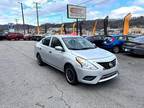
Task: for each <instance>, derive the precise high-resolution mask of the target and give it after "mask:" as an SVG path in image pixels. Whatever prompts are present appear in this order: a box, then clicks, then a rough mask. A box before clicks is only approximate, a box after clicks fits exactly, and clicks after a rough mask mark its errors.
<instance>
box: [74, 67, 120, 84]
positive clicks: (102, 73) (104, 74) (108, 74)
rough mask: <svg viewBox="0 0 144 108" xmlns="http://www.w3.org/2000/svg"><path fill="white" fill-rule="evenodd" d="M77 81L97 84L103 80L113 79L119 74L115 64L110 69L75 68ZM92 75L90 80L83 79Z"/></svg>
mask: <svg viewBox="0 0 144 108" xmlns="http://www.w3.org/2000/svg"><path fill="white" fill-rule="evenodd" d="M76 71H77V77H78V81H79V82H82V83H86V84H97V83H98V82H104V81H107V80H110V79H113V78H115V77H117V76H118V75H119V72H118V68H117V65H116V66H115V67H113V68H111V69H106V70H103V69H102V68H101V69H98V70H85V69H82V68H78V69H76ZM87 76H92V77H93V79H92V80H85V77H87Z"/></svg>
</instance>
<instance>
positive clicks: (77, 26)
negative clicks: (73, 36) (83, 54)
mask: <svg viewBox="0 0 144 108" xmlns="http://www.w3.org/2000/svg"><path fill="white" fill-rule="evenodd" d="M76 24H77V26H76V27H77V28H76V33H77V35H78V28H79V25H78V18H77V19H76Z"/></svg>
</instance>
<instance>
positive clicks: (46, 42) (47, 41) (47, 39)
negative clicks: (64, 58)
mask: <svg viewBox="0 0 144 108" xmlns="http://www.w3.org/2000/svg"><path fill="white" fill-rule="evenodd" d="M50 40H51V37H47V38H45V39H43V40H42V44H43V45H46V46H49V43H50Z"/></svg>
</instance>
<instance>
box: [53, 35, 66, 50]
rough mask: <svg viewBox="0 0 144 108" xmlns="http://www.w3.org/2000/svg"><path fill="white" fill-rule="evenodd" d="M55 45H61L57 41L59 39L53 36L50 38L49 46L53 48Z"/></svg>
mask: <svg viewBox="0 0 144 108" xmlns="http://www.w3.org/2000/svg"><path fill="white" fill-rule="evenodd" d="M56 46H61V47H63V46H62V44H61V42H60V41H59V39H58V38H56V37H53V38H52V42H51V47H52V48H55V47H56Z"/></svg>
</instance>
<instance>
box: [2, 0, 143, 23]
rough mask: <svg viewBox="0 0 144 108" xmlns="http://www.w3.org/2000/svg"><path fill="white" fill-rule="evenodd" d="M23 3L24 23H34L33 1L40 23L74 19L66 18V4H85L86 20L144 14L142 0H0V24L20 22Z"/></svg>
mask: <svg viewBox="0 0 144 108" xmlns="http://www.w3.org/2000/svg"><path fill="white" fill-rule="evenodd" d="M18 1H20V2H22V3H23V7H24V15H25V23H27V24H32V25H36V11H35V4H34V2H38V3H39V19H40V24H43V23H47V22H48V23H62V22H69V21H74V20H72V19H67V15H66V14H67V12H66V6H67V4H76V5H81V6H86V8H87V20H92V19H97V18H104V17H105V16H107V15H109V18H123V17H124V16H125V15H126V14H128V13H129V12H131V13H132V16H144V0H0V24H7V23H15V19H18V23H22V18H21V8H20V4H19V3H18Z"/></svg>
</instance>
